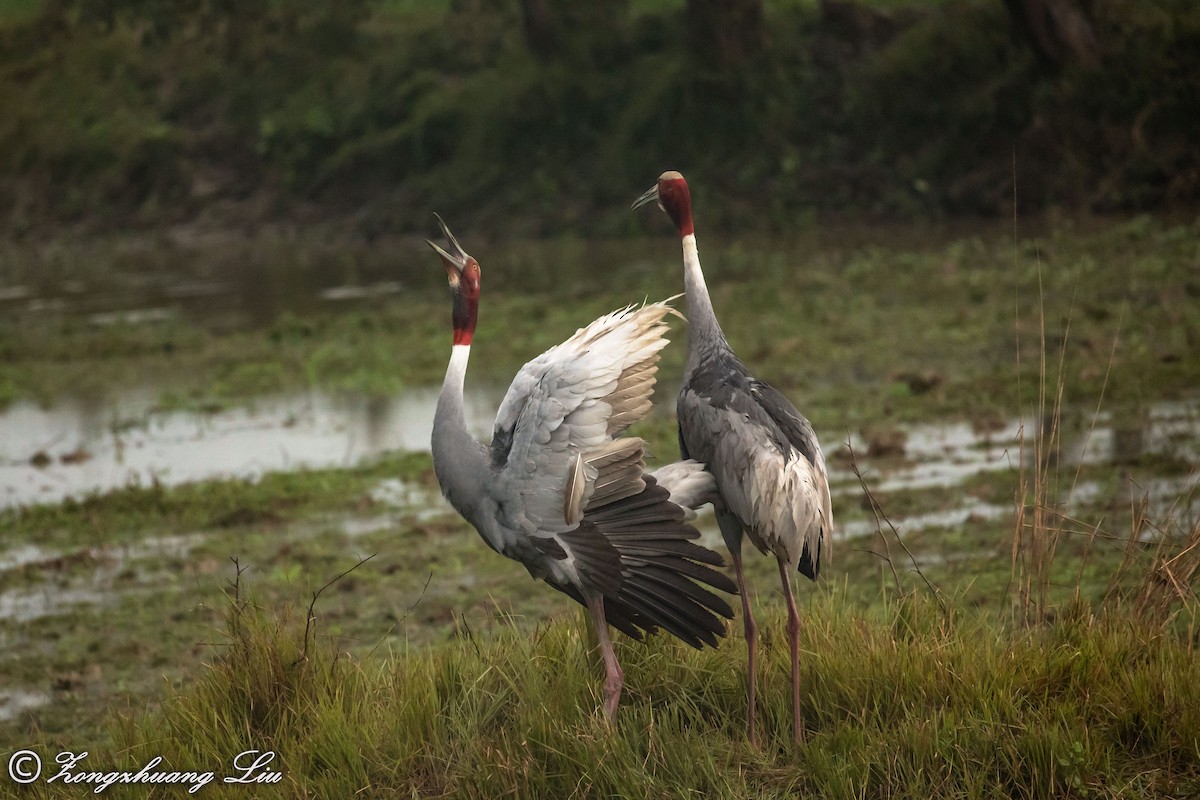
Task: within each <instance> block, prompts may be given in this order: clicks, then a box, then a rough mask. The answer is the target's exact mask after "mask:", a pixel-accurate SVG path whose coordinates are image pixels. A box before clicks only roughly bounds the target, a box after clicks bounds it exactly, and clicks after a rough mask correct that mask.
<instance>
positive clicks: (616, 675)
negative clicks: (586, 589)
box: [587, 594, 625, 721]
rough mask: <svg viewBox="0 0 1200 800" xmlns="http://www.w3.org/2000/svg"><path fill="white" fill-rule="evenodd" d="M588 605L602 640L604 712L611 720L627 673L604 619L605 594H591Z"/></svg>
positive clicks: (598, 638)
mask: <svg viewBox="0 0 1200 800" xmlns="http://www.w3.org/2000/svg"><path fill="white" fill-rule="evenodd" d="M587 606H588V611H591V612H592V620H593V621H594V622H595V623H596V639H597V640H598V641H599V642H600V654H601V655H602V656H603V657H604V714H605V716H607V717H608V719H609V720H610V721H611V720H612V719H613V717H615V716H616V713H617V703H619V702H620V701H621V689H622V687H624V686H625V673H624V672H622V671H621V665H620V664H618V663H617V654H616V653H615V652H613V646H612V640H611V639H609V638H608V623H607V622H605V620H604V596H603V595H600V594H589V595H588V598H587Z"/></svg>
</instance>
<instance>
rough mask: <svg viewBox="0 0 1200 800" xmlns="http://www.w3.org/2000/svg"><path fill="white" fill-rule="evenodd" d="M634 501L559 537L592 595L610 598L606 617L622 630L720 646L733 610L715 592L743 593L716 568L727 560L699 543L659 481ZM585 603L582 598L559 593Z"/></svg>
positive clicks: (603, 510) (575, 591) (609, 507)
mask: <svg viewBox="0 0 1200 800" xmlns="http://www.w3.org/2000/svg"><path fill="white" fill-rule="evenodd" d="M644 479H645V482H646V488H645V489H644V490H643V491H642V492H640V493H638V494H637V495H633V496H630V497H624V498H619V499H616V500H613V501H611V502H609V503H606V504H605V505H602V506H600V507H598V508H592V507H589V508H588V509H587V511H586V513H585V515H584V518H583V520H582V521H581V522H580V525H579V527H578V528H576V529H575V530H572V531H568V532H567V533H563V534H559V536H558V538H559V540H560V541H561V542H562V543H563V545H565V547H566V550H567V551H569V554H570V557H571V558H573V559H574V564H575V567H576V569H577V570H578V572H579V575H580V579H581V581H582V582H583V584H584V586H586V587H587V590H590V591H595V592H599V593H600V594H602V595H603V596H604V600H605V603H604V609H605V617H606V618H607V620H608V622H609V623H610V624H612V626H613V627H615V628H616V629H617V630H620V631H621V632H623V633H626V634H628V635H630V636H633V638H635V639H641V638H642V636H643V634H645V633H653V632H654V631H656V630H658V629H659V628H661V629H663V630H666V631H667V632H669V633H671V634H673V635H674V636H676V637H678V638H679V639H680V640H682V641H684V642H686V643H687V644H689V645H691V646H692V647H696V648H699V647H702V646H704V645H706V644H707V645H709V646H716V644H717V641H718V637H721V636H724V635H725V622H724V620H727V619H732V618H733V609H732V608H731V607H730V605H729V603H728V602H726V601H725V600H724V599H723V598H722V597H720V596H719V595H717V594H715V593H714V591H710V590H716V591H720V592H728V593H730V594H737V585H736V584H735V583H734V582H733V581H732V580H730V578H729V577H728V576H727V575H725V574H724V573H722V572H718V571H717V570H715V569H712V568H711V567H710V566H706V565H712V566H718V567H720V566H724V563H725V562H724V560H723V559H722V558H721V557H720V555H718V554H717V553H714V552H713V551H712V550H709V549H708V548H706V547H702V546H701V545H699V544H696V543H695V542H694V541H693V540H694V539H696V538H698V537H699V535H700V534H699V532H698V531H697V530H696V529H695V528H693V527H692V526H691V525H688V524H687V523H686V522H684V519H683V513H684V512H683V510H682V509H681V508H679V506H677V505H675V504H674V503H672V502H670V500H669V499H668V498H669V496H670V495H669V493H668V492H667V490H666V489H665V488H663V487H662V486H660V485H658V483H657V482H656V481H655V480H654V478H653V477H651V476H649V475H647V476H645V478H644ZM556 588H558V589H560V590H562V591H564V592H566V593H567V594H569V595H571V596H572V597H574V598H575V599H576V600H578V601H579V602H581V603H584V602H585V598H584V596H583V590H581V589H580V588H579V587H576V586H557V585H556Z"/></svg>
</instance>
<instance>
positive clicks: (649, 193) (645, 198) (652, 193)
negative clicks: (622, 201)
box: [630, 183, 662, 211]
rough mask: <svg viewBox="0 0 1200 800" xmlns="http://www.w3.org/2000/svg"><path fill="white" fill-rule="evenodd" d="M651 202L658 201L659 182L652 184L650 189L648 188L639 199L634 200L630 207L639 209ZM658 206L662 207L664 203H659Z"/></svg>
mask: <svg viewBox="0 0 1200 800" xmlns="http://www.w3.org/2000/svg"><path fill="white" fill-rule="evenodd" d="M650 203H658V184H657V183H656V184H654V185H653V186H651V187H650V188H649V189H647V190H646V193H645V194H643V195H642V196H641V197H639V198H638V199H637V200H634V201H633V205H632V206H630V208H631V209H633V210H635V211H636V210H637V209H639V208H641V207H642V206H644V205H649V204H650ZM658 207H659V208H662V204H661V203H659V205H658Z"/></svg>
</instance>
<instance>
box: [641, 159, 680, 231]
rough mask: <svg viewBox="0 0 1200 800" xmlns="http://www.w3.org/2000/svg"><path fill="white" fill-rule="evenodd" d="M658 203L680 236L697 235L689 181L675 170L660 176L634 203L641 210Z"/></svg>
mask: <svg viewBox="0 0 1200 800" xmlns="http://www.w3.org/2000/svg"><path fill="white" fill-rule="evenodd" d="M654 201H657V202H658V207H659V208H661V209H662V210H663V211H665V212H667V216H669V217H670V218H671V221H672V222H674V223H675V227H676V228H678V229H679V235H680V236H687V235H688V234H689V233H695V232H696V229H695V227H693V225H692V195H691V193H690V192H688V185H687V181H685V180H684V179H683V176H682V175H680V174H679V173H678V172H676V171H675V170H670V171H668V172H664V173H663V174H662V175H659V176H658V183H656V184H654V186H652V187H651V188H650V189H649V190H648V191H647V192H646V193H645V194H643V195H642V196H641V197H639V198H638V199H637V200H634V201H633V207H634V208H641V207H642V206H644V205H647V204H649V203H651V202H654Z"/></svg>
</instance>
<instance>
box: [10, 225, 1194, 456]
mask: <svg viewBox="0 0 1200 800" xmlns="http://www.w3.org/2000/svg"><path fill="white" fill-rule="evenodd" d="M460 233H461V234H462V238H463V241H464V242H465V246H467V247H468V248H469V250H470V251H471V252H472V253H474V254H475V255H477V256H478V257H479V259H480V262H481V263H482V264H483V270H484V278H483V280H484V298H483V304H482V309H481V313H480V324H479V331H478V336H477V339H476V342H477V347H476V356H475V358H474V359H473V361H472V364H471V373H470V377H469V382H470V383H471V384H472V385H474V386H500V387H502V386H504V385H506V383H507V381H508V380H509V379H510V378H511V376H512V375H513V374H514V373H515V372H516V370H517V369H518V368H519V367H520V365H521V364H523V363H524V362H525V361H526V360H528V359H529V358H531V357H532V356H534V355H536V354H537V353H539V352H541V351H542V350H544V349H546V348H547V347H549V346H551V345H553V344H556V343H557V342H559V341H562V339H563V338H565V337H566V336H568V335H569V334H570V333H571V332H573V331H574V330H575V329H576V328H577V327H579V326H580V325H582V324H584V323H585V322H587V321H588V320H591V319H592V318H594V317H595V316H597V315H599V314H601V313H604V312H606V311H609V310H611V309H612V308H615V307H619V306H621V305H624V304H626V303H629V302H632V301H640V300H641V299H643V298H650V299H658V298H663V297H668V296H671V295H673V294H675V293H677V292H678V291H679V290H680V288H681V284H682V279H681V277H680V273H679V269H680V268H679V252H678V243H677V242H676V241H675V240H674V237H671V236H668V235H664V236H662V237H659V238H656V239H654V240H644V241H643V240H633V241H625V240H597V241H583V240H574V239H565V240H554V241H546V242H526V241H513V242H509V241H505V242H493V241H489V240H488V239H487V238H485V237H476V236H472V235H471V234H470V233H469V232H464V231H461V230H460ZM1198 234H1200V229H1198V228H1197V226H1196V225H1195V224H1185V225H1174V226H1172V225H1166V224H1163V223H1160V222H1158V221H1155V220H1152V219H1148V218H1135V219H1133V220H1129V221H1125V222H1121V223H1119V224H1113V223H1109V224H1106V225H1100V224H1096V223H1091V224H1088V225H1086V226H1085V225H1073V224H1065V223H1060V224H1059V225H1056V226H1054V227H1053V228H1051V229H1050V230H1047V231H1045V232H1044V233H1042V234H1041V235H1039V236H1036V237H1030V238H1021V239H1020V240H1018V242H1017V244H1016V245H1014V244H1013V242H1012V238H1011V234H1009V235H1006V234H1005V233H1003V232H1002V231H988V232H985V233H983V234H977V235H969V236H965V237H964V236H962V235H961V234H960V235H955V234H954V233H953V232H947V231H938V230H935V229H927V230H924V231H922V230H920V229H918V230H916V231H913V230H908V231H900V230H898V229H884V230H878V231H867V232H864V231H863V230H854V229H849V228H846V229H833V230H830V229H827V228H826V229H814V230H811V231H808V232H807V233H805V234H804V235H801V236H797V237H794V238H791V239H778V240H774V241H769V242H765V243H759V244H754V245H751V244H749V243H748V240H734V241H728V240H726V239H724V237H721V236H716V235H714V236H712V237H705V238H703V239H702V240H701V247H702V252H703V256H704V261H705V266H706V269H707V272H708V275H709V285H710V287H711V289H712V292H713V299H714V303H715V304H716V307H717V310H718V313H719V314H720V316H721V319H722V323H723V325H724V327H725V330H726V333H727V334H728V336H729V337H730V340H731V341H732V342H733V344H734V346H735V347H736V348H737V350H738V352H739V353H741V354H742V356H743V357H744V358H745V359H746V360H747V362H749V363H750V364H752V365H754V366H755V367H756V369H757V370H758V371H759V372H760V373H761V374H762V375H763V376H764V377H765V378H767V379H769V380H771V381H772V382H773V383H776V384H777V385H779V386H780V387H781V388H783V389H785V390H787V391H788V392H789V393H791V394H792V396H793V397H795V398H796V400H797V401H798V402H800V403H801V405H802V407H803V408H805V409H806V411H807V413H809V414H810V416H812V417H813V420H814V422H815V423H817V427H818V430H821V431H826V432H827V433H826V435H827V436H828V437H830V439H831V441H836V440H838V439H840V438H842V437H843V436H844V433H845V432H846V431H858V430H860V429H863V428H867V427H879V426H887V425H889V424H893V423H895V422H897V421H913V420H921V419H942V418H945V417H947V416H951V417H958V418H971V419H977V420H986V419H994V418H997V417H1000V418H1004V417H1006V416H1010V415H1011V414H1013V413H1014V412H1015V411H1016V410H1018V409H1022V408H1024V409H1028V408H1030V407H1031V402H1032V400H1033V398H1034V394H1033V392H1034V390H1035V389H1036V387H1037V386H1038V380H1037V374H1038V370H1039V362H1038V356H1037V354H1038V352H1039V348H1040V346H1041V342H1040V327H1039V326H1040V321H1039V315H1038V312H1037V307H1038V298H1039V292H1040V293H1041V296H1042V297H1043V299H1044V302H1045V304H1046V307H1047V308H1048V309H1052V311H1051V312H1050V313H1049V314H1048V318H1047V320H1046V335H1047V337H1048V341H1049V342H1050V343H1051V347H1052V349H1055V350H1056V349H1057V347H1058V344H1059V343H1061V342H1066V343H1067V351H1066V360H1065V363H1064V369H1065V370H1066V373H1065V374H1066V376H1067V378H1068V379H1067V380H1066V381H1065V383H1066V397H1065V400H1066V401H1067V402H1068V403H1069V404H1075V403H1083V404H1084V405H1090V404H1091V403H1093V402H1094V400H1095V398H1097V397H1099V396H1100V394H1101V388H1102V387H1104V386H1105V384H1107V387H1106V388H1105V389H1104V393H1105V394H1104V396H1105V401H1106V407H1107V408H1110V409H1116V410H1120V411H1125V412H1130V413H1132V412H1136V411H1137V409H1139V408H1144V407H1145V406H1146V405H1147V404H1149V403H1150V402H1152V401H1155V400H1161V399H1168V398H1172V397H1179V396H1182V395H1184V394H1186V393H1187V392H1189V391H1190V390H1192V389H1194V387H1195V386H1197V385H1200V356H1198V353H1200V316H1198V311H1197V309H1198V308H1200V305H1198V304H1197V303H1196V302H1195V300H1196V298H1197V297H1200V283H1198V282H1197V279H1196V273H1195V269H1194V266H1195V261H1196V259H1197V258H1198V257H1200V254H1198V250H1197V241H1200V235H1198ZM323 237H324V232H323V231H319V232H316V233H313V234H312V241H313V243H314V247H313V252H312V253H309V254H308V255H304V251H305V244H306V243H307V242H308V241H309V240H308V239H305V238H300V239H299V240H297V241H294V242H291V243H290V244H289V245H288V246H287V247H286V248H278V249H276V247H275V246H274V245H272V243H271V242H269V241H268V242H266V243H264V248H263V250H262V251H261V252H259V251H255V250H253V248H251V247H249V246H247V245H241V246H238V247H233V246H223V247H218V248H213V249H210V250H201V249H195V250H187V251H182V252H180V251H179V250H177V249H176V250H170V251H167V252H166V253H164V258H167V257H169V258H171V259H173V260H174V261H175V262H176V263H179V262H182V263H184V264H186V265H188V266H187V267H186V269H185V271H184V272H183V274H182V275H179V276H178V277H177V278H175V280H180V281H183V282H184V283H186V282H187V281H188V280H190V279H192V275H193V274H196V275H202V276H206V278H207V279H209V280H212V279H213V278H214V276H215V277H216V278H217V279H223V278H224V276H226V275H227V274H228V275H231V276H233V275H236V276H237V277H236V278H231V280H240V279H243V278H244V276H245V275H249V276H252V278H250V281H251V282H252V286H253V288H252V289H246V290H242V289H240V288H239V289H238V290H237V293H236V294H234V295H233V296H231V297H226V296H218V297H217V298H216V299H215V300H213V301H211V302H212V303H213V306H214V307H215V308H212V309H208V308H206V307H200V308H199V309H198V310H197V311H195V312H191V313H181V314H178V315H176V316H173V317H170V318H167V319H165V320H160V321H154V320H151V321H147V322H142V323H138V324H132V323H129V324H113V325H105V326H98V325H95V324H90V323H88V322H87V321H86V320H84V319H81V318H80V317H79V316H76V315H70V314H54V313H49V314H47V313H39V312H33V311H30V312H21V310H20V309H19V308H18V309H17V313H13V314H12V315H10V316H8V317H6V318H4V319H0V388H2V394H3V395H4V399H9V400H11V399H16V398H18V397H23V398H27V399H34V400H37V401H43V402H48V401H49V400H50V399H52V398H54V397H58V396H61V395H62V394H64V393H88V392H92V393H100V394H103V393H105V392H106V391H111V390H112V389H113V388H114V387H118V386H127V385H129V384H131V383H133V384H136V383H138V382H141V381H144V380H146V376H155V377H156V379H157V381H158V382H160V384H161V385H162V386H163V389H162V391H163V392H164V396H163V397H162V398H161V405H162V406H163V407H165V408H181V407H186V408H198V409H205V408H213V407H220V406H222V405H227V404H229V403H235V402H240V401H242V400H243V399H245V398H248V397H253V396H256V395H260V394H263V393H268V392H272V391H285V390H294V389H297V388H303V387H308V386H316V387H321V388H325V389H330V390H338V389H352V390H357V391H364V392H370V393H381V394H389V393H393V392H395V391H397V390H400V389H403V388H405V387H413V386H429V385H436V384H437V383H438V382H439V381H440V380H441V376H442V374H443V371H444V369H445V364H446V358H447V353H448V349H449V331H448V329H449V321H448V315H449V308H448V302H447V299H446V295H445V288H444V279H443V277H442V275H441V272H440V270H439V269H438V267H437V265H436V262H434V261H433V259H432V256H431V255H430V254H429V253H428V252H424V249H425V248H424V246H423V245H421V247H420V249H418V248H416V247H414V246H413V244H412V243H408V244H406V245H400V244H396V245H394V246H393V245H391V244H389V245H387V246H383V247H370V246H366V245H363V244H362V243H358V244H354V243H352V242H348V243H347V245H346V247H345V248H344V249H340V248H337V247H335V246H330V245H329V244H328V242H327V241H326V240H325V239H324V238H323ZM889 240H890V241H889ZM322 242H324V243H323V244H322ZM96 250H97V252H98V253H99V254H101V255H99V256H98V261H96V262H93V264H94V267H93V268H92V270H90V271H89V270H86V269H80V268H79V267H78V265H77V262H75V261H74V259H73V258H65V259H64V261H63V262H62V263H53V262H51V263H48V262H47V260H46V259H44V258H43V257H39V255H38V253H37V251H36V250H35V249H32V248H30V249H21V248H17V247H13V248H11V249H10V254H11V256H12V258H11V263H12V265H13V272H14V278H15V280H17V281H22V280H26V281H29V282H30V283H31V284H33V285H34V286H40V287H44V289H45V291H46V292H47V293H50V294H52V293H54V292H55V291H56V287H57V286H58V285H60V284H62V283H66V282H68V281H74V282H76V283H80V284H82V285H83V286H84V289H83V291H82V292H81V293H78V294H76V295H70V296H67V297H66V298H65V300H66V301H67V302H70V303H71V304H78V303H81V302H83V301H81V300H80V299H79V298H80V296H81V295H86V294H87V293H88V292H92V291H94V292H96V293H101V292H103V291H104V290H105V286H106V285H108V284H113V283H116V284H118V285H120V284H123V283H129V284H134V283H136V280H137V279H139V278H140V277H142V276H144V275H145V274H146V273H147V271H148V270H151V268H150V267H148V266H146V265H144V264H142V263H141V262H140V261H139V262H135V263H133V264H132V265H131V264H130V263H128V261H126V260H122V258H121V256H120V255H119V253H120V252H122V248H121V247H120V246H118V245H117V244H113V243H111V242H109V243H100V244H98V245H97V247H96ZM293 259H294V260H293ZM68 264H76V266H71V267H69V266H68ZM564 270H569V272H568V273H567V274H569V275H570V280H569V281H567V280H564V277H563V275H564V272H563V271H564ZM397 280H399V281H402V287H403V289H402V291H400V292H398V293H396V294H392V295H384V296H381V297H375V298H368V299H365V300H362V301H359V302H357V303H349V302H347V303H346V304H343V305H340V306H335V305H334V304H332V303H326V304H325V305H324V306H314V305H313V302H314V301H313V299H312V296H311V294H310V295H304V293H305V292H312V293H315V292H316V291H317V290H318V289H319V288H320V287H321V286H322V282H325V284H324V285H329V284H330V283H332V284H333V285H338V284H341V283H345V284H348V285H351V286H354V285H367V286H369V285H372V284H373V282H378V281H397ZM131 291H132V290H131ZM295 295H301V297H300V298H299V299H292V298H293V297H295ZM260 298H266V300H267V302H266V303H265V305H266V306H267V308H266V309H265V310H261V311H260V310H259V307H260ZM145 302H147V303H148V304H153V303H170V304H173V305H175V304H178V303H179V301H177V300H172V299H170V298H167V299H165V300H162V299H157V300H156V299H147V300H146V301H145ZM288 308H298V309H299V310H297V311H287V310H285V309H288ZM1014 313H1015V314H1016V315H1017V316H1016V318H1015V320H1014ZM900 332H902V335H901V334H900ZM682 337H683V330H682V329H681V328H677V329H676V332H675V333H674V338H675V339H676V340H679V341H681V340H682ZM1018 343H1019V348H1018ZM1114 345H1115V350H1114ZM683 355H684V349H683V348H682V347H670V348H668V349H667V350H666V351H665V353H664V363H663V383H664V385H665V386H668V387H669V386H673V385H675V384H676V382H677V381H678V376H679V373H680V370H681V367H682V360H683ZM1018 389H1020V396H1019V392H1018Z"/></svg>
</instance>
